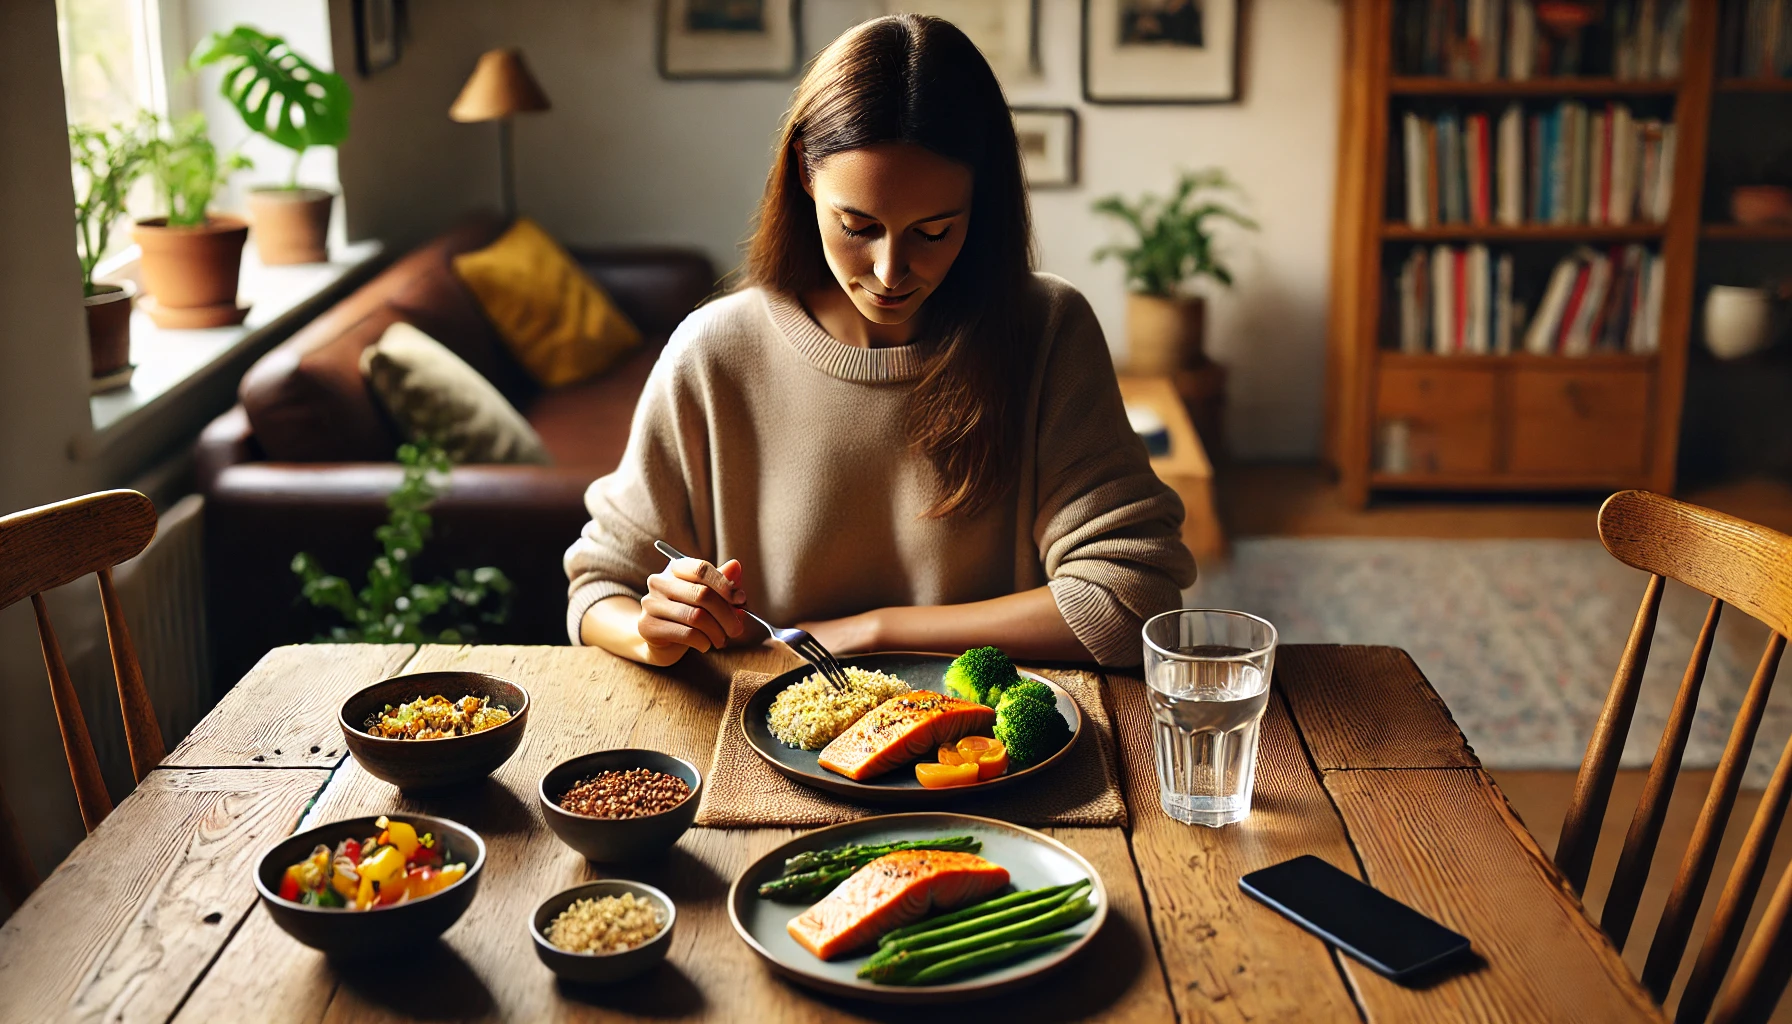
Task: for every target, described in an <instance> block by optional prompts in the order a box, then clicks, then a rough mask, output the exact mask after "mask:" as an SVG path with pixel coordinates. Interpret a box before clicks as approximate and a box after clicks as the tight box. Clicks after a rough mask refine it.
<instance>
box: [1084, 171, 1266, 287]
mask: <svg viewBox="0 0 1792 1024" xmlns="http://www.w3.org/2000/svg"><path fill="white" fill-rule="evenodd" d="M1236 189H1237V186H1236V185H1234V184H1233V183H1232V181H1231V180H1230V179H1228V178H1227V177H1226V172H1225V171H1222V170H1219V169H1218V168H1213V169H1210V170H1205V171H1184V172H1183V173H1182V177H1181V178H1180V179H1179V180H1178V181H1177V182H1176V191H1175V192H1173V193H1171V195H1170V198H1168V199H1159V198H1158V197H1156V196H1151V195H1146V196H1142V197H1140V199H1139V201H1138V202H1136V203H1130V204H1129V203H1127V202H1126V200H1124V199H1122V198H1121V197H1120V196H1117V195H1113V196H1108V197H1106V198H1104V199H1099V200H1097V201H1096V202H1095V205H1094V207H1093V209H1094V210H1095V212H1096V213H1101V214H1106V215H1108V216H1110V217H1115V218H1117V219H1119V220H1120V221H1122V222H1123V223H1125V224H1126V226H1127V227H1129V228H1131V229H1132V232H1133V233H1134V235H1136V236H1137V240H1136V241H1134V242H1132V243H1130V244H1127V245H1109V246H1104V247H1103V248H1101V249H1097V250H1096V251H1095V259H1096V260H1097V261H1100V260H1104V259H1107V258H1108V257H1110V256H1115V257H1118V258H1119V259H1120V261H1121V262H1122V263H1124V264H1125V265H1126V286H1127V288H1128V289H1130V290H1132V291H1134V292H1138V293H1140V294H1143V295H1157V296H1161V297H1163V298H1172V297H1175V296H1177V295H1180V294H1182V292H1183V287H1184V285H1185V284H1186V283H1187V282H1190V281H1193V280H1195V279H1196V278H1199V277H1211V278H1213V279H1214V280H1215V281H1218V282H1219V283H1220V284H1223V285H1227V286H1228V287H1229V286H1230V285H1231V284H1232V272H1231V271H1230V270H1228V269H1227V268H1226V265H1225V264H1224V263H1222V262H1221V261H1220V258H1219V255H1218V254H1217V253H1215V252H1214V248H1213V233H1212V228H1211V227H1210V226H1209V224H1208V222H1209V221H1210V220H1211V219H1213V218H1219V219H1222V220H1229V221H1231V222H1233V223H1234V224H1237V225H1239V226H1240V227H1245V228H1250V229H1252V230H1255V229H1256V227H1257V222H1256V221H1254V220H1252V219H1250V218H1249V217H1246V216H1245V215H1244V214H1242V213H1239V212H1238V211H1237V210H1235V209H1233V208H1232V207H1230V206H1227V205H1225V204H1223V203H1220V202H1216V201H1214V200H1212V199H1202V198H1201V194H1202V193H1203V192H1208V191H1236Z"/></svg>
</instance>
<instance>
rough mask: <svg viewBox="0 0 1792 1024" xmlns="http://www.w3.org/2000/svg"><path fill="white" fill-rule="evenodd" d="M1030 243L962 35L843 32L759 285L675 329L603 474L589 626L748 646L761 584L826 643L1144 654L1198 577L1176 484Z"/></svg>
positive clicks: (776, 185) (1014, 162)
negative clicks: (673, 555) (750, 613)
mask: <svg viewBox="0 0 1792 1024" xmlns="http://www.w3.org/2000/svg"><path fill="white" fill-rule="evenodd" d="M1031 247H1032V229H1031V224H1030V222H1029V219H1028V214H1027V200H1026V189H1025V184H1024V181H1023V179H1022V176H1021V167H1020V157H1019V149H1018V146H1017V144H1016V142H1015V135H1014V126H1013V122H1012V120H1011V118H1010V115H1009V113H1008V107H1007V103H1006V101H1005V100H1004V98H1003V96H1002V91H1001V87H1000V86H999V85H997V83H996V80H995V76H994V74H992V73H991V71H990V69H989V65H988V64H987V63H985V61H984V60H983V57H982V55H981V54H979V53H978V52H977V49H976V48H975V47H974V46H972V45H971V43H970V41H969V40H968V39H966V38H965V36H964V34H963V33H962V32H960V31H959V30H958V29H956V28H954V27H953V26H952V25H951V24H949V23H948V22H945V21H941V20H939V19H936V18H928V17H922V16H916V15H893V16H891V17H886V18H879V19H877V20H875V21H870V22H867V23H865V24H863V25H860V26H858V27H857V28H854V29H852V30H850V31H848V32H847V33H846V34H845V35H843V36H841V37H840V38H839V39H837V40H835V42H834V43H833V45H831V46H829V47H828V48H827V50H826V51H824V52H823V53H822V54H821V55H820V56H818V57H817V58H816V60H815V63H814V65H813V66H812V67H811V68H810V70H809V72H808V74H807V75H806V76H805V77H804V79H803V82H802V84H801V85H800V86H799V87H798V88H797V92H796V97H795V100H794V102H793V104H792V106H791V110H790V114H789V116H788V119H787V122H786V124H785V127H784V130H783V136H782V141H781V142H780V144H779V147H778V152H777V157H776V160H775V161H774V163H773V166H772V171H771V175H770V177H769V178H768V180H767V182H766V188H765V196H764V199H763V200H762V202H761V204H760V208H759V217H758V226H757V229H756V231H755V233H754V236H753V238H752V240H751V243H750V245H749V249H748V254H747V259H746V266H745V272H746V274H745V276H746V280H747V282H748V287H745V288H743V289H741V290H739V291H736V292H734V293H733V294H730V295H728V296H726V297H723V298H721V299H718V300H716V301H714V302H711V303H710V304H708V305H706V306H704V307H703V308H701V309H699V310H697V311H696V312H695V313H693V314H692V315H691V316H690V317H689V318H688V319H686V320H685V322H684V323H683V324H682V325H681V326H680V327H679V329H678V330H677V331H676V332H675V333H674V334H673V335H672V339H671V341H670V342H669V343H668V344H667V346H666V350H665V352H664V353H663V354H662V355H661V356H660V358H659V362H658V364H657V365H656V366H655V367H654V370H653V373H652V375H651V377H650V378H649V379H648V382H647V386H646V389H645V390H644V391H643V393H642V396H641V402H640V405H639V407H638V408H637V409H636V410H635V419H634V424H633V427H632V431H631V434H630V437H629V444H628V450H627V452H626V453H625V454H624V455H623V458H622V464H621V465H620V466H619V467H618V468H617V470H616V472H614V473H612V474H610V475H609V476H607V477H604V478H603V479H601V480H598V481H597V482H596V483H594V484H592V485H591V488H590V490H589V491H588V492H587V494H586V505H587V507H588V508H589V509H590V512H591V522H590V523H588V524H587V525H586V527H585V529H584V532H583V534H582V536H581V537H580V539H579V541H578V542H577V543H576V544H574V545H573V546H572V548H571V549H570V550H568V551H567V553H566V571H567V575H568V577H570V579H571V581H572V583H571V588H570V602H569V607H568V612H567V627H568V630H569V632H570V633H571V636H572V639H573V641H574V642H575V643H586V644H593V645H596V646H599V647H603V648H605V649H607V650H610V651H612V652H614V653H616V654H620V655H622V656H624V657H628V658H633V659H635V660H637V661H642V662H646V663H648V664H654V665H668V664H671V663H672V662H674V661H677V660H678V659H679V657H681V656H682V655H683V654H684V653H685V651H686V650H689V649H693V648H694V649H696V650H699V651H705V650H709V649H711V648H716V647H722V646H724V645H727V644H730V643H736V642H741V641H742V640H754V639H757V638H758V635H757V634H755V633H753V632H752V631H751V627H750V625H749V624H748V622H747V621H746V619H745V617H744V616H743V615H742V614H741V613H740V611H739V609H740V608H741V607H746V606H749V605H750V606H751V607H752V608H753V610H754V611H756V612H757V613H758V614H759V615H760V616H762V617H764V618H765V619H767V620H768V621H770V622H772V623H774V624H777V625H800V626H801V627H802V628H804V629H807V630H808V631H809V632H810V633H812V634H814V635H815V636H816V638H817V639H819V640H820V641H821V642H822V643H824V644H826V645H827V646H828V648H830V649H831V650H832V651H834V652H835V653H836V654H846V653H851V652H856V651H867V650H877V649H883V650H934V651H959V650H964V649H967V648H970V647H977V646H981V645H985V644H994V645H996V646H999V647H1002V648H1004V649H1006V650H1007V651H1008V652H1009V653H1011V654H1013V655H1014V656H1016V657H1020V658H1032V659H1054V660H1077V661H1086V660H1091V659H1093V660H1095V661H1098V662H1100V663H1102V664H1105V665H1127V664H1137V663H1138V661H1139V660H1140V656H1141V644H1140V639H1139V625H1140V623H1141V622H1142V620H1143V619H1144V618H1145V617H1147V616H1149V615H1151V614H1154V613H1156V612H1159V611H1163V610H1165V609H1168V608H1173V607H1176V606H1177V604H1178V603H1179V601H1178V590H1179V588H1181V587H1184V586H1187V585H1188V584H1189V583H1191V582H1193V580H1194V575H1195V567H1194V561H1193V559H1192V558H1191V557H1190V556H1189V553H1188V550H1187V549H1186V548H1185V547H1184V546H1183V544H1182V541H1181V540H1180V527H1181V522H1182V516H1183V512H1182V505H1181V502H1180V501H1179V500H1178V499H1177V497H1176V495H1175V494H1174V493H1173V492H1172V491H1170V490H1169V489H1168V488H1166V487H1164V486H1163V485H1162V484H1161V483H1160V482H1159V481H1158V479H1157V477H1156V476H1155V475H1153V473H1152V471H1151V466H1150V464H1149V461H1148V458H1147V456H1146V453H1145V449H1144V447H1143V445H1142V444H1141V443H1140V442H1139V440H1138V439H1137V437H1135V436H1134V435H1133V433H1132V431H1131V429H1130V428H1129V427H1128V425H1127V422H1126V417H1125V412H1124V410H1123V408H1122V406H1121V402H1120V395H1119V390H1118V387H1117V385H1116V383H1115V379H1114V370H1113V365H1112V363H1111V361H1110V359H1109V356H1108V349H1107V345H1106V344H1105V342H1104V341H1103V339H1102V335H1101V329H1100V327H1099V326H1098V325H1097V323H1096V321H1095V317H1094V315H1093V314H1092V313H1091V312H1090V309H1089V306H1088V303H1087V302H1085V301H1084V299H1083V297H1082V296H1081V295H1079V294H1078V293H1077V292H1076V290H1075V289H1074V288H1072V287H1071V286H1070V285H1069V284H1067V283H1066V282H1064V281H1063V280H1061V279H1059V278H1056V277H1052V276H1051V275H1048V274H1037V275H1036V274H1033V273H1032V272H1031V270H1030V267H1031V263H1032V259H1031V257H1032V253H1031ZM656 537H659V538H663V539H665V540H666V541H668V542H669V543H671V544H672V546H673V547H675V548H678V549H679V550H681V551H683V552H685V553H687V554H688V555H691V556H692V557H690V558H686V559H681V560H678V561H675V562H672V563H671V564H667V562H666V560H665V559H664V558H663V557H662V556H660V555H658V554H657V553H656V552H655V550H654V547H653V541H654V539H655V538H656ZM749 594H750V595H751V600H750V601H749Z"/></svg>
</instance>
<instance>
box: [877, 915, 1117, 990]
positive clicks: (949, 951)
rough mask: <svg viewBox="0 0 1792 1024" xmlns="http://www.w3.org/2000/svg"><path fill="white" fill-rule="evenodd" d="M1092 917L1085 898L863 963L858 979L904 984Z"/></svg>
mask: <svg viewBox="0 0 1792 1024" xmlns="http://www.w3.org/2000/svg"><path fill="white" fill-rule="evenodd" d="M1093 913H1095V905H1094V904H1092V903H1090V902H1089V900H1088V898H1087V897H1084V898H1082V899H1079V900H1077V901H1075V902H1074V903H1067V904H1065V905H1064V906H1061V907H1058V908H1056V909H1054V910H1048V911H1046V912H1045V913H1044V914H1041V915H1039V916H1038V917H1035V918H1031V919H1029V920H1026V921H1019V922H1016V923H1014V924H1011V925H1007V926H1006V927H1002V928H997V929H995V930H994V931H990V932H985V933H983V934H982V935H973V936H971V937H970V938H966V939H957V940H955V941H952V942H945V943H941V944H939V945H937V946H927V947H924V948H922V949H904V950H901V951H899V952H898V953H897V954H896V955H895V956H893V957H891V958H890V959H888V960H885V961H883V962H882V963H870V962H868V963H866V964H865V966H863V967H861V968H859V977H861V978H870V979H871V980H872V981H877V982H882V983H884V984H905V983H907V982H908V981H910V980H911V979H912V978H913V977H914V976H915V975H916V974H918V973H919V972H920V971H921V970H922V969H924V968H927V967H930V966H932V965H933V964H936V963H940V962H941V961H944V960H950V959H952V958H954V957H957V956H962V955H964V954H966V953H975V952H977V951H979V950H987V949H989V948H990V947H992V946H999V945H1001V944H1002V943H1004V942H1009V941H1012V940H1014V939H1030V938H1032V937H1034V936H1036V935H1044V934H1047V933H1049V932H1055V931H1058V930H1060V929H1063V928H1068V927H1069V926H1071V925H1073V924H1075V923H1077V922H1078V921H1081V920H1082V919H1083V918H1085V917H1088V916H1089V915H1090V914H1093Z"/></svg>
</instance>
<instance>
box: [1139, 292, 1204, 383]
mask: <svg viewBox="0 0 1792 1024" xmlns="http://www.w3.org/2000/svg"><path fill="white" fill-rule="evenodd" d="M1206 322H1207V303H1206V301H1205V300H1203V299H1201V298H1200V297H1198V296H1197V297H1195V298H1188V299H1166V298H1163V297H1162V296H1158V295H1140V294H1138V293H1137V292H1133V293H1129V294H1128V295H1127V296H1126V351H1127V355H1126V370H1127V372H1128V373H1136V374H1169V373H1173V372H1174V371H1176V370H1179V369H1184V368H1190V367H1194V366H1199V365H1200V364H1202V363H1204V362H1206V361H1207V356H1206V353H1204V352H1202V351H1201V346H1202V342H1203V340H1204V339H1203V337H1202V335H1203V333H1204V329H1205V327H1206Z"/></svg>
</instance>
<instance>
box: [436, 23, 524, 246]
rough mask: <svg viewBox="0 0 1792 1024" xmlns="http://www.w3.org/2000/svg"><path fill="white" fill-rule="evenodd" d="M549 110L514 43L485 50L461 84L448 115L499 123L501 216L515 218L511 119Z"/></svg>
mask: <svg viewBox="0 0 1792 1024" xmlns="http://www.w3.org/2000/svg"><path fill="white" fill-rule="evenodd" d="M546 109H548V97H547V94H546V93H544V92H542V91H541V86H540V85H539V84H538V83H537V82H536V81H535V76H534V75H531V74H529V67H528V65H526V64H524V63H523V52H522V51H521V50H519V49H517V48H516V47H514V46H506V47H503V48H501V49H497V50H488V51H486V52H485V53H484V54H482V55H481V56H480V58H479V65H478V66H477V67H475V68H474V69H473V74H472V75H471V76H470V77H469V78H468V79H467V84H466V85H464V86H462V87H461V90H460V95H459V96H457V97H455V100H454V105H453V106H452V107H449V108H448V116H449V117H451V118H453V119H454V120H456V121H460V122H463V123H470V122H475V121H496V122H498V181H499V185H500V187H501V188H502V189H503V192H504V216H505V217H506V218H507V219H510V220H515V219H516V181H515V172H514V170H513V169H512V164H511V159H512V158H511V144H510V119H511V117H513V116H515V115H517V114H527V113H530V112H533V111H538V110H546Z"/></svg>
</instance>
